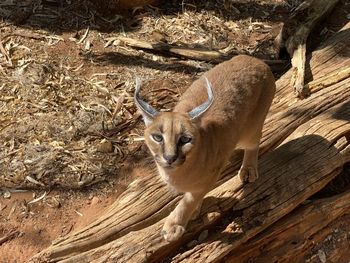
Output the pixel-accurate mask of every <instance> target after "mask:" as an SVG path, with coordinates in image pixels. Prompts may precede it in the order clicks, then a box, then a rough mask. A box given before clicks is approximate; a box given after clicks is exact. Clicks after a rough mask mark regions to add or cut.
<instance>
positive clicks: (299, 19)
mask: <svg viewBox="0 0 350 263" xmlns="http://www.w3.org/2000/svg"><path fill="white" fill-rule="evenodd" d="M338 2H339V0H306V1H304V2H303V3H301V4H300V6H299V7H298V8H297V9H296V10H295V11H294V12H293V13H292V15H291V17H290V19H289V20H288V21H287V22H286V23H285V24H284V25H283V28H282V30H281V33H280V34H279V36H278V37H277V40H276V41H277V42H280V43H278V45H279V46H285V47H286V49H287V51H288V53H289V55H290V57H291V58H292V68H293V75H292V79H291V82H292V86H293V87H294V92H295V94H296V95H297V96H298V97H300V98H305V97H306V96H308V95H309V93H310V90H309V89H308V87H307V86H306V85H304V84H305V81H304V80H305V64H306V41H307V38H308V37H309V34H310V33H311V31H312V30H313V28H314V27H315V26H316V25H317V23H318V22H319V21H320V20H321V19H322V18H324V17H325V16H326V15H327V14H328V13H329V12H330V11H331V10H332V9H333V7H334V6H335V5H336V4H337V3H338ZM281 42H282V43H281Z"/></svg>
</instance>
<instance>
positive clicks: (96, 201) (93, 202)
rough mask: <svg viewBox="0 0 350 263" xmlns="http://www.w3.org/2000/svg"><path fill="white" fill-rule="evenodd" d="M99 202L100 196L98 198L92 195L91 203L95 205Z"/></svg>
mask: <svg viewBox="0 0 350 263" xmlns="http://www.w3.org/2000/svg"><path fill="white" fill-rule="evenodd" d="M99 202H100V198H98V197H97V196H94V197H93V198H92V199H91V205H96V204H98V203H99Z"/></svg>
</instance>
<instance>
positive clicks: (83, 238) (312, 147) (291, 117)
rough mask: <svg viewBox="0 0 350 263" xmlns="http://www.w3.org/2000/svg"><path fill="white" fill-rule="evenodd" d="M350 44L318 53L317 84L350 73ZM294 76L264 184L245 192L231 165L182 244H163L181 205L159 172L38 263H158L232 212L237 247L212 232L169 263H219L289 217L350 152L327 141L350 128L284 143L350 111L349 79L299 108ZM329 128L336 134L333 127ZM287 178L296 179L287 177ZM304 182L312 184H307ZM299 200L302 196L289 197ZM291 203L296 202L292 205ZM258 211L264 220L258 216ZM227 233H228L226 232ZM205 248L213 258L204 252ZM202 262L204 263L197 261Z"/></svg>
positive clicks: (283, 92) (269, 134) (275, 125)
mask: <svg viewBox="0 0 350 263" xmlns="http://www.w3.org/2000/svg"><path fill="white" fill-rule="evenodd" d="M349 41H350V32H349V31H348V30H345V31H342V32H339V33H338V34H336V35H335V36H334V37H333V38H332V39H330V40H328V41H326V42H325V43H324V44H323V45H322V46H321V47H320V48H319V49H318V50H317V51H315V52H313V54H312V55H311V60H310V65H311V72H312V74H313V76H314V80H317V79H318V78H320V77H321V76H325V75H328V74H334V72H335V71H336V69H337V68H339V67H345V66H346V65H349V62H350V59H349V57H350V47H349V46H348V44H347V43H349ZM291 74H292V72H291V71H289V72H287V73H286V74H285V75H284V76H283V77H282V78H281V79H280V80H279V81H277V89H278V90H277V94H276V98H275V100H274V104H273V106H272V109H271V113H270V115H269V117H268V119H267V121H266V125H265V128H264V131H263V139H262V144H261V147H262V148H261V154H262V156H261V161H260V169H261V173H262V176H261V179H259V180H258V181H257V182H256V183H254V184H249V185H247V186H244V187H243V186H242V185H241V184H240V183H239V180H238V179H237V178H236V177H233V178H232V176H234V175H235V174H236V171H237V169H238V166H237V164H235V163H232V164H230V165H229V166H228V167H227V169H226V170H225V171H224V173H223V177H224V178H225V179H224V180H223V181H222V182H224V183H223V184H221V185H220V186H218V187H217V188H216V189H214V190H213V191H212V192H210V193H209V194H208V197H207V198H206V200H205V202H204V206H203V209H202V218H201V220H200V221H194V222H192V223H191V224H190V225H189V231H188V233H187V234H186V235H185V237H184V239H182V240H180V242H179V243H175V244H167V243H165V242H164V241H163V240H160V235H159V230H160V227H161V224H162V218H164V217H165V216H167V214H168V213H169V212H170V210H171V209H172V208H173V207H174V206H175V204H176V202H177V201H178V198H177V197H176V195H175V194H173V193H171V192H169V191H168V189H167V188H166V187H165V186H164V185H163V184H162V182H161V181H160V180H159V179H158V177H157V176H156V172H155V170H153V171H151V172H150V174H149V175H148V176H146V178H145V179H144V180H139V181H136V182H134V183H133V184H131V185H130V187H129V188H128V190H127V191H126V192H125V193H123V194H122V195H121V196H120V197H119V198H118V200H117V201H116V202H115V203H114V204H113V205H112V206H111V208H110V209H109V210H108V211H107V212H106V213H105V214H104V215H103V216H102V217H101V218H100V219H99V220H97V221H96V222H94V223H92V224H91V225H89V226H87V227H86V228H84V229H82V230H80V231H78V232H77V233H73V234H71V235H69V236H67V237H64V238H62V239H59V240H57V241H55V242H54V244H53V245H52V246H51V247H49V248H48V249H47V250H45V251H43V252H42V253H39V254H38V255H37V256H35V257H34V258H33V259H32V262H47V261H60V260H61V261H63V262H64V261H66V262H79V261H82V260H83V261H82V262H86V260H87V259H89V260H90V261H93V260H96V261H97V262H104V261H108V260H111V261H114V262H127V261H128V260H131V261H130V262H144V261H152V260H153V261H155V260H157V259H159V258H160V257H165V255H167V254H169V253H173V252H174V251H175V249H176V248H177V247H179V246H180V245H181V244H184V243H186V242H187V241H189V240H192V239H193V238H195V237H197V236H198V235H199V234H200V232H202V231H203V230H204V229H206V228H210V227H213V225H214V223H215V222H218V221H220V222H222V221H224V219H223V218H225V217H224V214H225V213H228V211H229V210H231V209H233V208H234V209H235V211H236V213H234V214H233V216H235V217H236V219H237V220H236V222H242V223H241V226H242V227H241V229H243V230H244V234H243V233H240V234H239V233H238V234H237V235H236V233H233V234H232V233H228V234H227V235H226V234H225V235H226V236H225V238H224V239H223V240H226V241H230V242H231V241H232V243H230V244H231V245H230V246H223V243H217V242H218V240H215V237H220V238H221V236H220V233H221V232H220V231H219V232H217V233H216V232H213V233H211V234H210V240H212V241H213V243H208V242H207V244H208V246H209V248H210V249H208V247H205V246H204V244H198V245H196V246H195V247H194V248H192V249H190V250H188V251H187V252H186V251H185V250H186V248H185V247H184V248H183V249H182V250H181V252H183V253H182V254H181V255H179V256H177V257H170V258H169V260H174V261H175V262H177V261H181V260H185V259H188V260H190V259H193V257H196V256H199V257H202V256H203V257H205V256H208V253H209V252H210V253H211V254H212V255H213V258H215V257H214V255H220V257H221V256H222V257H223V256H224V255H226V254H228V253H230V251H231V250H232V249H234V248H235V247H237V246H239V244H242V243H243V242H245V241H246V240H247V239H248V238H251V237H253V236H254V235H256V234H257V233H259V232H261V231H262V230H263V229H265V228H266V227H268V226H269V225H271V224H272V223H274V222H275V221H276V220H278V219H279V218H281V217H282V216H284V215H285V214H286V213H289V212H290V211H291V210H292V209H294V208H295V207H296V206H297V205H298V204H299V203H301V202H302V201H303V200H305V199H306V198H308V197H309V196H310V195H312V194H313V193H315V192H317V191H318V190H319V189H321V188H322V187H323V186H324V185H325V184H326V183H327V182H328V181H329V180H331V179H332V178H333V177H334V176H335V175H336V174H337V173H339V171H340V170H341V167H342V165H343V163H344V162H345V159H344V156H347V152H346V149H348V148H346V146H344V145H346V142H342V143H341V144H339V143H338V144H336V145H332V144H330V142H329V141H335V142H337V141H338V139H340V138H338V137H339V134H346V132H347V130H348V129H349V127H348V125H349V124H348V122H346V121H345V123H344V121H343V122H341V121H340V120H339V121H336V122H335V123H336V125H338V126H337V127H338V128H337V129H338V130H337V131H338V132H337V133H334V134H332V133H331V132H329V131H331V130H326V129H325V130H322V129H321V128H319V127H317V126H315V128H314V131H315V132H316V131H317V132H318V134H319V135H312V133H311V134H310V135H306V136H303V137H301V138H297V139H295V140H291V137H290V138H289V139H287V140H286V138H287V137H288V136H289V135H290V134H292V133H293V132H294V131H295V130H296V129H297V128H298V126H300V125H302V124H303V123H307V122H308V121H311V120H312V119H313V118H315V117H316V116H318V115H321V114H322V113H327V112H328V110H329V109H330V108H332V107H334V106H336V105H339V104H341V103H347V102H348V101H349V99H348V98H349V97H350V90H349V89H348V87H349V85H350V79H349V78H345V79H344V78H343V79H342V80H341V81H339V82H338V83H334V84H331V85H325V86H324V87H323V88H322V89H318V90H315V91H314V93H312V95H311V97H309V98H308V99H305V100H302V101H299V100H296V99H295V98H293V96H291V95H290V92H289V89H290V86H289V79H290V76H291ZM346 114H347V113H344V114H342V115H341V116H342V118H344V119H348V120H349V115H346ZM330 118H331V116H330ZM340 119H341V118H340ZM309 124H310V122H309ZM327 127H328V128H329V129H332V126H330V125H328V126H327ZM327 127H325V128H327ZM333 128H334V127H333ZM335 135H336V136H335ZM334 136H335V137H334ZM283 141H285V142H284V144H283V145H282V146H280V147H279V148H277V149H276V150H275V151H273V152H271V150H273V149H274V148H276V147H277V146H278V145H279V144H280V143H281V142H283ZM340 151H343V153H344V154H341V153H340ZM269 152H270V153H269ZM288 156H289V157H288ZM305 160H306V161H305ZM288 165H289V166H288ZM288 173H290V174H291V176H287V175H288ZM305 174H307V175H308V177H306V178H305ZM227 180H229V181H227ZM293 180H294V181H293ZM225 181H227V182H225ZM291 189H292V191H291ZM268 191H272V192H268ZM273 191H276V192H273ZM286 193H287V194H286ZM293 193H298V194H297V195H296V196H290V195H291V194H293ZM288 198H291V200H293V202H292V203H291V202H290V201H288V200H289V199H288ZM238 201H239V202H238ZM269 205H271V206H270V208H271V209H272V210H271V211H266V210H264V209H263V208H264V207H266V208H268V207H269ZM252 208H254V209H253V210H252ZM140 211H142V212H140ZM254 211H258V212H260V213H261V214H258V215H256V213H255V212H254ZM272 211H273V212H272ZM254 218H257V219H259V220H258V222H255V223H254V222H253V221H252V220H253V219H254ZM229 219H231V221H230V222H232V221H233V218H232V217H229ZM247 221H252V224H247ZM221 224H222V223H221ZM226 226H227V225H226ZM226 226H225V225H224V226H223V228H225V227H226ZM233 227H234V226H233ZM224 233H225V232H224ZM233 241H234V242H233ZM225 244H226V243H225ZM232 244H233V245H232ZM226 245H228V243H227V244H226ZM201 248H203V249H204V250H205V251H207V252H208V253H206V252H205V251H204V252H203V250H201ZM216 249H217V250H216ZM213 250H215V252H213ZM216 251H217V252H216ZM203 257H202V258H201V259H203ZM216 259H218V258H216ZM216 259H215V260H216ZM72 260H75V261H72ZM213 260H214V259H213ZM196 262H199V261H197V260H196Z"/></svg>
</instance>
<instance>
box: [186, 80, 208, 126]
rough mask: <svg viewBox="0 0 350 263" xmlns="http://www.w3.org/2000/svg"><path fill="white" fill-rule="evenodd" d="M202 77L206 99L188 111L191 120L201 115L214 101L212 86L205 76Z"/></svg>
mask: <svg viewBox="0 0 350 263" xmlns="http://www.w3.org/2000/svg"><path fill="white" fill-rule="evenodd" d="M204 79H205V84H206V88H207V93H208V100H207V101H206V102H204V103H203V104H202V105H199V106H198V107H196V108H194V109H193V110H191V111H190V112H189V113H188V116H189V117H190V119H191V120H195V119H197V118H199V117H200V116H202V114H203V113H204V112H206V111H207V110H208V109H209V108H210V106H211V105H212V103H213V101H214V95H213V87H212V85H211V83H210V81H209V80H208V79H207V77H204Z"/></svg>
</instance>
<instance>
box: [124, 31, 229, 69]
mask: <svg viewBox="0 0 350 263" xmlns="http://www.w3.org/2000/svg"><path fill="white" fill-rule="evenodd" d="M118 39H119V40H120V41H122V42H123V43H124V44H126V45H128V46H131V47H134V48H139V49H147V50H151V51H157V52H163V53H164V52H165V53H167V54H168V55H169V54H171V55H173V56H180V57H184V58H189V59H196V60H202V61H209V62H217V63H218V62H221V61H223V60H225V58H226V59H227V56H226V55H225V54H223V53H221V52H219V51H215V50H205V49H198V48H189V47H180V46H176V45H171V44H168V43H164V42H157V43H151V42H147V41H143V40H137V39H132V38H128V37H119V38H118Z"/></svg>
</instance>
